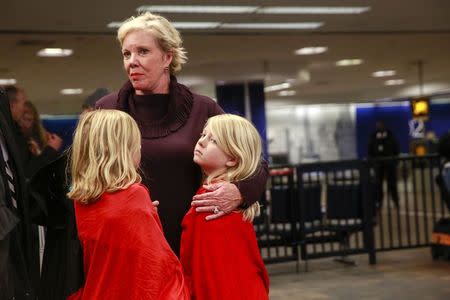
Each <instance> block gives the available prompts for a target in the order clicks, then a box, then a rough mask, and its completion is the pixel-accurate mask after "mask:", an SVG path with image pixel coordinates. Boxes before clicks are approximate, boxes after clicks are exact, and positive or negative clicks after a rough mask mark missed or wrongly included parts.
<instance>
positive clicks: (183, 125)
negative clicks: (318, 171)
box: [96, 13, 268, 253]
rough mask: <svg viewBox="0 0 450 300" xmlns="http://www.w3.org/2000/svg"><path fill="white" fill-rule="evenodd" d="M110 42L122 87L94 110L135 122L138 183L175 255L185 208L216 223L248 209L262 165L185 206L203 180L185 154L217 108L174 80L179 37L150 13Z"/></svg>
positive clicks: (261, 185)
mask: <svg viewBox="0 0 450 300" xmlns="http://www.w3.org/2000/svg"><path fill="white" fill-rule="evenodd" d="M117 38H118V40H119V42H120V46H121V52H122V59H123V66H124V69H125V72H126V74H127V76H128V81H127V82H126V83H125V84H124V85H123V86H122V88H121V89H120V91H119V92H118V93H113V94H110V95H108V96H105V97H104V98H102V99H100V100H99V101H98V102H97V103H96V107H97V108H109V109H118V110H122V111H124V112H126V113H128V114H130V115H131V116H132V117H133V119H134V120H135V121H136V122H137V124H138V126H139V129H140V131H141V134H142V164H141V170H142V174H143V183H144V185H145V186H147V187H148V188H149V190H150V193H151V198H152V199H155V200H159V202H160V205H159V206H158V212H159V215H160V217H161V222H162V225H163V228H164V232H165V236H166V238H167V240H168V242H169V244H170V245H171V247H172V249H173V250H174V251H175V253H179V247H180V238H181V221H182V219H183V216H184V215H185V214H186V212H187V211H188V210H189V208H190V206H191V205H193V206H196V207H197V209H198V210H199V211H209V212H212V211H217V212H218V213H217V214H214V215H212V216H208V218H209V219H215V218H220V217H222V216H223V215H225V214H229V213H231V212H232V211H234V210H236V209H237V208H239V207H242V208H244V207H247V206H250V205H252V204H253V203H254V202H255V201H257V200H258V199H259V198H260V197H261V196H262V194H263V191H264V190H265V183H266V179H267V174H268V168H267V163H264V162H263V164H262V167H260V168H259V169H258V171H257V172H256V173H255V176H253V177H251V178H248V179H247V180H243V181H239V182H236V183H233V182H227V181H223V182H221V183H220V184H214V185H210V186H208V187H207V188H206V189H207V190H208V191H209V192H207V193H203V194H201V195H196V196H195V197H194V201H193V202H192V204H191V200H192V196H194V194H195V191H196V190H197V188H198V186H199V184H200V183H201V178H202V173H201V170H200V168H199V167H198V166H197V165H196V164H194V163H193V161H192V152H193V150H194V147H195V144H196V142H197V140H198V137H199V136H200V133H201V132H202V130H203V126H204V125H205V123H206V120H207V119H208V118H209V117H212V116H214V115H218V114H222V113H223V110H222V109H221V108H220V107H219V105H218V104H217V103H216V102H214V101H213V100H212V99H210V98H208V97H205V96H201V95H197V94H195V93H193V92H192V91H190V90H189V89H188V88H187V87H186V86H184V85H182V84H180V83H178V82H177V79H176V77H175V74H176V73H177V72H178V71H180V70H181V68H182V65H183V64H184V63H185V62H186V60H187V57H186V52H185V50H184V48H183V47H182V40H181V37H180V34H179V32H178V31H177V30H176V29H175V27H174V26H173V25H172V24H171V23H170V22H169V21H168V20H167V19H166V18H164V17H162V16H158V15H154V14H151V13H144V14H142V15H140V16H138V17H131V18H129V19H128V20H126V21H125V22H123V23H122V25H121V27H120V28H119V30H118V32H117Z"/></svg>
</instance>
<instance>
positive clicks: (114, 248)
mask: <svg viewBox="0 0 450 300" xmlns="http://www.w3.org/2000/svg"><path fill="white" fill-rule="evenodd" d="M140 159H141V134H140V132H139V128H138V126H137V124H136V122H135V121H134V120H133V118H131V117H130V115H128V114H126V113H124V112H121V111H118V110H96V111H92V112H86V113H84V114H83V116H82V117H81V119H80V121H79V123H78V126H77V129H76V130H75V134H74V140H73V144H72V149H71V152H70V173H71V190H70V192H69V193H68V194H67V196H68V197H69V198H70V199H72V200H74V201H75V204H74V206H75V217H76V224H77V230H78V236H79V238H80V241H81V245H82V248H83V260H84V272H85V282H84V284H83V286H82V287H81V289H80V290H79V291H78V292H76V293H75V294H73V295H72V296H70V297H69V298H68V299H70V300H78V299H80V300H81V299H108V300H114V299H117V300H122V299H128V300H134V299H135V300H138V299H139V300H141V299H142V300H147V299H148V300H151V299H161V300H164V299H167V300H169V299H177V300H183V299H189V291H188V289H187V285H186V284H185V281H184V276H183V270H182V267H181V263H180V262H179V260H178V258H177V257H176V255H175V253H174V252H173V251H172V249H171V248H170V246H169V244H168V243H167V241H166V239H165V238H164V233H163V230H162V226H161V223H160V220H159V217H158V213H157V211H156V208H155V207H154V206H153V205H152V202H151V200H150V196H149V191H148V189H147V188H146V187H145V186H144V185H142V184H141V183H140V182H141V176H140V175H139V174H138V171H137V169H138V168H139V163H140Z"/></svg>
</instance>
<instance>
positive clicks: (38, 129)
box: [19, 101, 49, 156]
mask: <svg viewBox="0 0 450 300" xmlns="http://www.w3.org/2000/svg"><path fill="white" fill-rule="evenodd" d="M19 126H20V129H21V131H22V134H23V135H24V136H25V138H26V139H27V140H28V145H29V150H30V152H31V153H32V154H33V155H35V156H38V155H40V154H41V153H42V150H43V149H44V148H45V147H46V146H47V140H48V138H47V136H48V134H49V133H48V132H47V131H46V130H45V128H44V126H43V125H42V122H41V120H40V117H39V113H38V111H37V109H36V107H35V106H34V104H33V103H32V102H30V101H26V102H25V109H24V112H23V115H22V117H21V118H20V121H19Z"/></svg>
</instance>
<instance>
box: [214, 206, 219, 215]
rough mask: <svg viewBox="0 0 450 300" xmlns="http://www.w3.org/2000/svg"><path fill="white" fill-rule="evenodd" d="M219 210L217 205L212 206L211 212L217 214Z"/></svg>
mask: <svg viewBox="0 0 450 300" xmlns="http://www.w3.org/2000/svg"><path fill="white" fill-rule="evenodd" d="M219 212H220V209H219V207H218V206H216V207H214V210H213V213H215V214H218V213H219Z"/></svg>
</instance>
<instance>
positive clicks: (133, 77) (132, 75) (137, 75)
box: [130, 73, 143, 79]
mask: <svg viewBox="0 0 450 300" xmlns="http://www.w3.org/2000/svg"><path fill="white" fill-rule="evenodd" d="M142 75H143V74H141V73H131V74H130V77H131V78H132V79H138V78H139V77H141V76H142Z"/></svg>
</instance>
